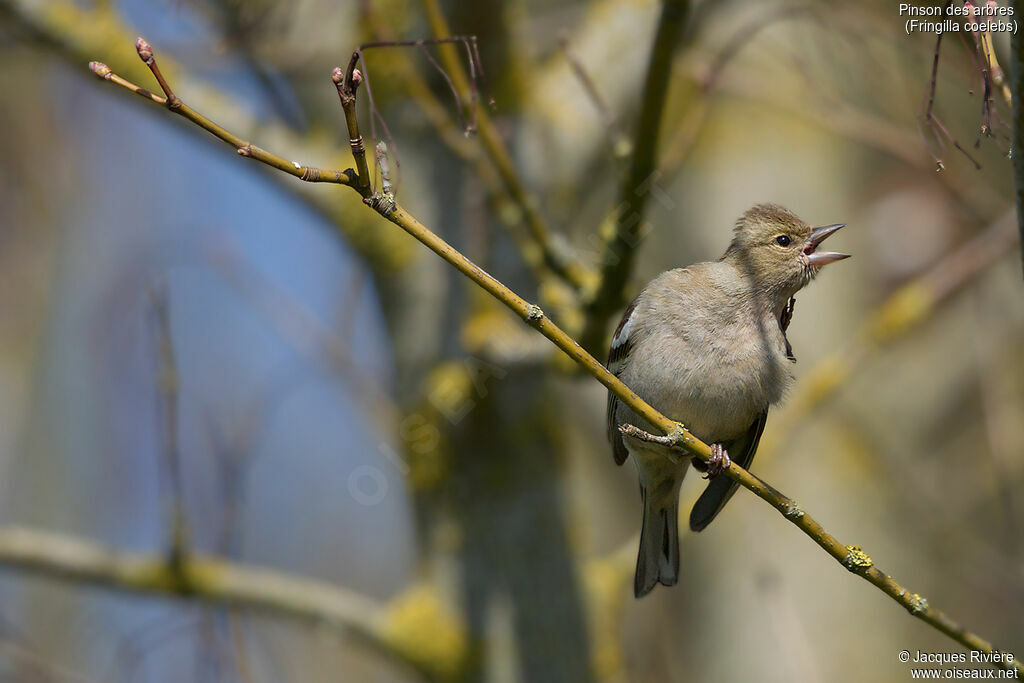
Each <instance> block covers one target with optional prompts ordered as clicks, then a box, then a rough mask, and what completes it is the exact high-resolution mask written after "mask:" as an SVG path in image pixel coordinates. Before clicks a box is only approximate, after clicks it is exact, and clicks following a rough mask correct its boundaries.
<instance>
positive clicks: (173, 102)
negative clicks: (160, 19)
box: [89, 38, 353, 185]
mask: <svg viewBox="0 0 1024 683" xmlns="http://www.w3.org/2000/svg"><path fill="white" fill-rule="evenodd" d="M139 40H140V41H141V40H142V39H141V38H140V39H139ZM142 43H145V41H142ZM145 45H146V46H147V47H148V43H146V44H145ZM148 54H149V55H150V59H151V62H152V64H151V66H150V68H151V69H154V72H153V73H154V76H155V75H156V74H157V73H158V70H156V68H155V67H156V60H155V58H153V57H152V48H150V51H149V52H148ZM142 55H143V51H142V49H141V46H140V51H139V56H140V57H142ZM143 61H145V59H143ZM147 64H150V62H147ZM89 68H90V69H92V71H93V73H95V74H96V75H97V76H99V77H100V78H102V79H104V80H107V81H110V82H111V83H115V84H117V85H119V86H121V87H122V88H127V89H128V90H130V91H132V92H134V93H136V94H138V95H141V96H143V97H145V98H146V99H148V100H151V101H153V102H156V103H157V104H162V105H165V106H166V107H167V108H168V109H169V110H170V111H172V112H174V113H175V114H178V115H179V116H183V117H185V118H186V119H188V120H189V121H191V122H192V123H194V124H196V125H197V126H199V127H200V128H203V129H204V130H207V131H209V132H210V133H212V134H213V135H215V136H217V137H218V138H220V139H221V140H223V141H224V142H226V143H228V144H229V145H231V146H232V147H234V148H235V149H236V150H238V154H239V156H243V157H248V158H250V159H255V160H256V161H259V162H262V163H264V164H266V165H268V166H272V167H274V168H276V169H277V170H279V171H284V172H285V173H288V174H290V175H293V176H295V177H296V178H298V179H299V180H305V181H307V182H311V183H318V182H319V183H338V184H341V185H351V184H352V181H353V178H352V174H351V172H349V171H331V170H327V169H322V168H316V167H314V166H303V165H302V164H300V163H299V162H297V161H289V160H287V159H285V158H283V157H279V156H277V155H276V154H271V153H270V152H268V151H266V150H265V149H262V148H260V147H257V146H256V145H254V144H252V143H251V142H248V141H246V140H243V139H242V138H240V137H238V136H237V135H234V134H233V133H230V132H228V131H227V130H225V129H224V128H221V127H220V126H218V125H217V124H216V123H214V122H213V121H211V120H209V119H208V118H206V117H204V116H202V115H201V114H199V113H198V112H196V111H195V110H194V109H192V108H191V107H189V106H188V105H187V104H185V103H184V102H182V101H181V99H179V98H177V97H174V98H173V99H172V98H171V97H166V98H165V97H160V96H159V95H154V94H153V93H151V92H150V91H148V90H146V89H145V88H142V87H139V86H138V85H135V84H134V83H132V82H130V81H128V80H126V79H124V78H121V77H119V76H117V75H116V74H114V73H113V72H112V71H111V69H110V67H108V66H107V65H106V64H104V63H103V62H89ZM161 78H162V76H161ZM172 94H173V93H172Z"/></svg>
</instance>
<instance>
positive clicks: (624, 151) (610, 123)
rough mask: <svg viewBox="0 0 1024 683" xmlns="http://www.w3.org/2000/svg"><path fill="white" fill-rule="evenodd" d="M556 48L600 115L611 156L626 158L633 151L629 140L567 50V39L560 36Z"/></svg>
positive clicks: (581, 68)
mask: <svg viewBox="0 0 1024 683" xmlns="http://www.w3.org/2000/svg"><path fill="white" fill-rule="evenodd" d="M558 47H559V48H561V50H562V54H563V55H564V56H565V61H567V62H568V63H569V68H570V69H572V73H573V75H575V76H576V80H578V81H579V82H580V86H582V87H583V92H585V93H586V94H587V99H589V100H590V103H591V104H593V105H594V109H596V110H597V113H598V114H599V115H600V117H601V120H602V121H604V125H605V127H606V128H607V129H608V142H609V144H610V146H611V149H612V154H613V155H614V156H616V157H627V156H629V155H630V153H631V152H632V151H633V145H632V143H631V142H630V140H629V137H628V136H627V135H626V134H625V132H623V130H622V128H621V127H620V126H619V122H618V120H617V119H616V117H615V115H614V114H613V113H612V112H611V110H609V109H608V105H607V104H606V103H605V101H604V98H603V97H601V93H600V92H598V90H597V84H596V83H594V79H593V78H591V77H590V74H589V73H587V69H586V67H584V66H583V64H582V62H580V60H578V59H577V58H576V55H574V54H573V53H572V50H570V49H569V39H568V38H566V37H565V36H561V37H560V38H559V39H558Z"/></svg>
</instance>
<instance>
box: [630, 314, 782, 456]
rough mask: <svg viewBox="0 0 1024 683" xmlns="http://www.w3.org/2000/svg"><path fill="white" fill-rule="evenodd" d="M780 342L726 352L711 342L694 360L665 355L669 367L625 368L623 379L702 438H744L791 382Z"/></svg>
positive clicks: (648, 365) (669, 415) (724, 439)
mask: <svg viewBox="0 0 1024 683" xmlns="http://www.w3.org/2000/svg"><path fill="white" fill-rule="evenodd" d="M780 337H781V334H780ZM772 341H774V340H772ZM780 342H781V343H780V344H778V346H780V348H779V349H775V348H772V347H774V346H776V344H770V346H768V345H766V344H764V340H762V342H761V343H752V344H750V345H749V346H748V347H746V348H742V347H739V348H738V347H737V346H736V345H733V346H732V347H731V348H729V349H728V350H725V349H719V348H715V347H714V345H713V344H711V345H708V347H706V353H705V354H702V355H701V356H700V357H698V358H694V357H693V354H688V355H689V357H688V358H685V360H684V357H683V356H682V355H670V356H668V357H670V358H672V359H673V360H672V361H671V363H670V366H669V367H664V366H663V367H660V368H655V367H654V365H653V364H648V363H637V364H636V365H632V366H631V367H629V368H627V370H626V372H624V373H623V379H624V380H625V381H626V383H627V384H630V380H633V381H635V382H636V386H643V387H647V392H646V393H647V395H645V396H644V397H643V398H644V399H645V400H646V401H648V402H649V403H650V404H651V405H652V406H653V407H654V408H656V409H657V410H658V411H659V412H661V413H662V414H664V415H665V416H667V417H670V418H672V419H674V420H678V421H679V422H682V423H683V424H684V425H685V426H686V427H687V428H688V429H689V430H690V431H692V432H693V433H694V434H695V435H696V436H698V437H700V438H701V439H702V440H704V441H706V442H708V443H714V442H723V441H729V440H731V439H734V438H736V437H738V436H741V435H742V434H744V433H745V432H746V431H747V430H748V429H749V428H750V425H751V424H753V422H754V421H755V420H756V419H757V418H758V417H759V416H760V414H761V413H762V412H763V411H764V409H765V408H766V407H767V406H769V405H771V404H773V403H776V402H778V401H779V400H780V399H781V398H782V394H783V393H784V392H785V390H786V387H787V386H788V384H789V382H790V381H791V379H792V374H791V371H790V369H789V365H790V363H789V361H787V360H786V359H785V346H784V344H785V342H784V341H781V339H780ZM641 353H642V352H641ZM662 357H663V358H664V357H665V356H662ZM641 374H647V375H648V376H646V377H640V376H638V375H641Z"/></svg>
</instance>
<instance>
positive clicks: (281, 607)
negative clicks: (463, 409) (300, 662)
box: [0, 527, 412, 665]
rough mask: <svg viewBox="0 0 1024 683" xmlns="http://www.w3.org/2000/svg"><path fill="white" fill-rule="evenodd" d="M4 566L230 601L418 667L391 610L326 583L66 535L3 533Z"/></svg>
mask: <svg viewBox="0 0 1024 683" xmlns="http://www.w3.org/2000/svg"><path fill="white" fill-rule="evenodd" d="M0 564H2V565H4V566H6V567H10V568H13V569H17V570H19V571H23V572H28V573H31V574H32V575H34V576H46V577H50V578H54V579H59V580H61V581H70V582H73V583H80V584H84V585H90V586H97V587H100V588H113V589H117V590H120V591H131V592H135V593H142V594H149V595H162V596H168V597H176V598H180V599H186V600H194V601H196V602H201V603H209V604H227V605H233V606H236V607H244V608H247V609H251V610H254V611H258V612H263V613H266V614H271V615H277V616H284V617H288V618H294V619H300V620H303V621H310V622H314V623H323V624H327V625H329V626H332V627H335V628H341V629H344V630H346V631H347V632H350V633H353V634H355V635H357V636H358V637H359V638H360V639H362V640H364V641H366V642H368V643H369V644H371V645H373V646H374V647H375V648H376V649H378V650H380V651H382V652H386V653H388V655H389V656H390V657H392V658H398V659H401V660H402V661H403V662H404V663H406V664H409V665H412V663H411V662H409V661H408V660H406V659H405V658H404V657H402V656H401V655H399V654H398V652H397V650H396V649H395V648H394V647H392V646H391V644H390V643H389V642H388V636H387V634H386V628H385V626H386V616H385V611H384V608H383V607H382V606H381V605H379V604H377V603H376V602H374V601H372V600H370V599H368V598H366V597H363V596H361V595H357V594H355V593H352V592H350V591H347V590H344V589H342V588H339V587H337V586H333V585H331V584H329V583H325V582H323V581H315V580H313V579H306V578H296V577H293V576H289V575H287V574H282V573H280V572H276V571H271V570H268V569H257V568H254V567H249V566H245V565H241V564H235V563H231V562H226V561H223V560H220V559H217V558H214V557H210V556H205V555H198V554H188V555H186V556H184V557H182V558H181V561H180V562H178V563H174V562H172V561H170V559H169V558H168V557H167V556H165V555H151V554H141V553H131V552H125V551H122V550H118V549H116V548H112V547H109V546H105V545H101V544H99V543H94V542H91V541H86V540H82V539H79V538H75V537H73V536H67V535H63V534H56V533H49V532H42V531H34V530H31V529H25V528H20V527H5V528H0Z"/></svg>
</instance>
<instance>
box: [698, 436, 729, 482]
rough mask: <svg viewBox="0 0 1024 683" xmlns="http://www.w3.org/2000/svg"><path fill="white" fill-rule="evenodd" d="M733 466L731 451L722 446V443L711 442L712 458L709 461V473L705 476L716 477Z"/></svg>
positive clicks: (706, 477)
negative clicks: (730, 456)
mask: <svg viewBox="0 0 1024 683" xmlns="http://www.w3.org/2000/svg"><path fill="white" fill-rule="evenodd" d="M731 466H732V460H730V459H729V453H728V452H727V451H726V450H725V448H723V447H722V444H720V443H714V444H711V458H710V459H709V460H708V461H707V470H706V472H707V474H705V475H704V478H705V479H714V478H715V477H717V476H718V475H719V474H721V473H722V472H723V471H724V470H727V469H729V468H730V467H731Z"/></svg>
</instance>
